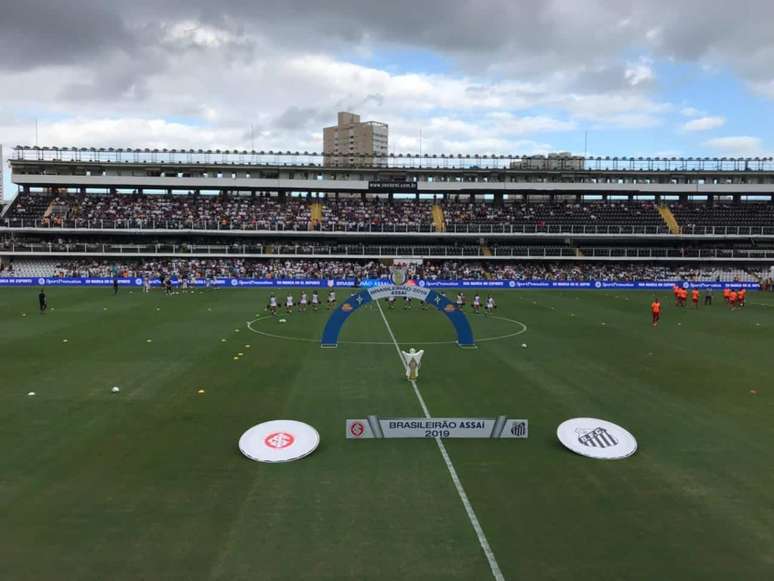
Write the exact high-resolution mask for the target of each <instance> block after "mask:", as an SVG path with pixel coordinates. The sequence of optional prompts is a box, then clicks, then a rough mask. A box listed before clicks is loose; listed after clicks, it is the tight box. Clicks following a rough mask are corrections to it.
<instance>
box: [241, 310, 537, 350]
mask: <svg viewBox="0 0 774 581" xmlns="http://www.w3.org/2000/svg"><path fill="white" fill-rule="evenodd" d="M271 317H272V315H265V316H263V317H258V318H257V319H253V320H252V321H245V325H247V329H248V330H249V331H250V332H252V333H255V334H256V335H263V336H264V337H271V338H272V339H283V340H285V341H301V342H302V343H319V342H320V340H319V339H310V338H309V337H290V336H288V335H277V334H275V333H267V332H266V331H259V330H258V329H254V328H253V324H254V323H258V322H260V321H263V320H265V319H269V318H271ZM488 317H489V318H490V319H499V320H501V321H507V322H509V323H513V324H515V325H519V326H520V327H521V329H520V330H518V331H514V332H513V333H508V334H507V335H497V336H495V337H479V338H477V339H476V343H484V342H485V341H500V340H502V339H510V338H511V337H516V336H517V335H521V334H522V333H526V332H527V325H525V324H524V323H522V322H521V321H516V320H515V319H508V318H506V317H498V316H496V315H488ZM403 343H404V344H406V345H408V344H411V345H456V344H457V341H455V340H452V341H404V342H403ZM339 344H341V345H392V341H339Z"/></svg>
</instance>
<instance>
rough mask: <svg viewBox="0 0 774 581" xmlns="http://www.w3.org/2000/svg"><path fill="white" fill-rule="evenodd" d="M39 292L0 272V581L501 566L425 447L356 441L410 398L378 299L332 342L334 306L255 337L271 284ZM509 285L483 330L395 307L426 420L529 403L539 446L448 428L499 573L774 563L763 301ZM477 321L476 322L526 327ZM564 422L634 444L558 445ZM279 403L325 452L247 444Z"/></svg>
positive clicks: (524, 409) (769, 568)
mask: <svg viewBox="0 0 774 581" xmlns="http://www.w3.org/2000/svg"><path fill="white" fill-rule="evenodd" d="M36 293H37V289H10V290H2V291H0V325H2V327H1V328H2V332H1V333H0V361H1V362H2V364H0V578H2V579H9V580H15V581H20V580H34V581H41V580H48V579H57V580H58V579H78V580H92V579H93V580H105V579H110V580H124V579H126V580H136V579H165V580H168V579H186V580H196V579H219V580H237V579H251V580H254V579H303V578H322V579H390V580H392V579H491V578H492V575H491V572H490V569H489V565H488V563H487V560H486V558H485V556H484V554H483V552H482V550H481V548H480V546H479V543H478V540H477V537H476V533H475V532H474V530H473V528H472V527H471V524H470V522H469V520H468V517H467V514H466V512H465V510H464V508H463V505H462V503H461V501H460V498H459V496H458V494H457V492H456V490H455V487H454V485H453V483H452V480H451V478H450V476H449V473H448V471H447V468H446V465H445V464H444V461H443V459H442V457H441V454H440V453H439V450H438V447H437V446H436V444H435V442H434V441H432V440H371V441H348V440H345V438H344V420H345V418H348V417H353V418H356V417H364V416H365V415H368V414H378V415H383V416H419V415H421V410H420V407H419V404H418V402H417V399H416V397H415V395H414V393H413V390H412V388H411V386H410V384H409V383H408V382H406V381H405V379H404V377H403V375H402V370H401V367H400V363H399V361H398V357H397V354H396V352H395V348H394V346H393V345H392V344H391V342H390V337H389V334H388V332H387V328H386V326H385V324H384V322H383V320H382V318H381V315H380V313H379V311H378V310H377V309H375V308H363V309H361V310H359V311H358V312H356V313H355V314H354V315H353V316H352V317H351V318H350V320H349V322H348V323H347V325H346V326H345V328H344V331H343V335H342V339H343V340H344V341H350V342H351V343H344V344H342V345H340V347H339V348H338V349H335V350H323V349H320V347H319V344H318V343H317V341H318V339H319V336H320V332H321V330H322V326H323V324H324V322H325V320H326V317H327V313H326V312H325V310H322V311H321V312H318V313H305V314H293V315H290V316H289V317H288V322H287V323H286V324H279V323H278V322H277V321H276V320H273V319H263V320H260V321H258V322H256V323H254V324H253V325H252V326H253V328H254V329H255V330H256V331H260V332H261V333H265V334H257V333H254V332H251V330H250V329H249V328H248V327H247V325H246V322H247V321H249V320H252V319H255V318H256V315H257V314H258V315H259V316H262V315H263V314H264V313H263V306H264V304H265V303H266V297H267V296H268V294H267V293H266V292H263V291H249V290H233V291H229V290H222V291H209V292H204V293H197V294H191V295H189V294H183V295H176V296H163V295H162V294H161V293H160V292H154V293H152V294H150V295H149V296H145V295H143V294H141V293H139V292H137V291H135V292H134V293H132V294H129V292H128V291H126V290H122V291H121V292H120V294H119V295H118V296H115V297H114V296H112V291H110V290H107V289H104V290H103V289H77V290H76V289H72V290H66V289H51V290H50V291H49V301H50V306H51V307H52V309H51V310H50V312H49V313H48V314H46V315H40V314H38V312H37V301H36ZM294 294H296V295H297V294H298V291H294ZM339 294H340V298H341V297H343V296H345V295H346V293H345V292H343V291H341V292H340V293H339ZM278 296H279V297H283V296H284V293H282V292H280V293H278ZM496 297H497V300H498V312H497V315H498V316H499V317H503V318H507V319H513V320H515V321H520V322H522V323H523V324H524V325H526V327H527V330H526V332H524V333H522V334H519V335H514V336H511V337H507V338H501V339H497V340H491V341H482V342H481V343H480V345H479V348H478V349H477V350H462V349H459V348H458V347H456V346H454V345H453V344H448V343H442V342H444V341H450V340H452V339H453V333H452V328H451V326H450V325H449V324H448V323H447V322H446V320H445V319H444V317H442V316H440V315H439V314H438V313H437V312H434V311H422V310H420V309H419V308H418V306H417V305H415V307H414V309H413V310H412V311H410V312H404V311H403V310H401V309H400V305H399V306H398V308H397V309H396V310H394V311H386V316H387V318H388V319H389V322H390V325H391V327H392V329H393V331H394V333H395V335H396V337H397V339H398V341H399V342H400V343H402V344H403V346H404V347H409V346H420V345H419V344H420V343H422V342H430V343H433V342H440V343H438V344H428V345H423V347H424V348H425V349H426V355H425V358H424V360H423V366H422V373H421V376H420V381H419V388H420V390H421V392H422V395H423V397H424V399H425V401H426V403H427V405H428V407H429V410H430V412H431V414H433V415H435V416H439V417H440V416H492V415H498V414H505V415H509V416H511V417H524V418H528V419H529V422H530V436H529V439H528V440H469V441H465V440H447V441H446V446H447V449H448V452H449V455H450V457H451V460H452V462H453V463H454V466H455V468H456V470H457V472H458V474H459V476H460V479H461V482H462V485H463V486H464V488H465V491H466V492H467V495H468V497H469V498H470V501H471V503H472V506H473V508H474V509H475V511H476V514H477V516H478V519H479V521H480V523H481V526H482V528H483V531H484V533H485V534H486V537H487V539H488V541H489V543H490V545H491V547H492V550H493V552H494V555H495V557H496V559H497V562H498V563H499V566H500V568H501V569H502V572H503V575H504V577H505V578H507V579H530V580H534V579H568V580H570V579H593V580H595V581H599V580H605V579H643V580H654V579H681V580H684V579H702V580H704V579H729V578H733V579H745V580H754V579H772V578H774V549H773V547H774V468H773V467H772V466H774V464H773V463H772V458H773V457H774V456H772V450H773V449H774V381H772V370H774V363H772V361H773V360H774V359H773V355H772V354H773V353H774V351H773V348H774V340H773V335H772V331H773V330H774V296H772V295H762V294H754V293H752V294H750V295H749V296H748V303H749V304H748V305H747V307H746V308H745V309H744V310H743V311H739V312H730V311H729V310H728V309H727V308H726V307H725V306H724V305H722V304H720V303H721V299H720V297H719V296H718V295H717V294H716V296H715V301H716V304H715V305H714V306H713V307H711V308H704V307H702V308H700V309H698V311H694V310H693V309H692V308H690V307H689V308H687V309H677V308H675V307H673V306H671V300H670V297H669V294H668V293H664V294H662V301H663V302H664V303H665V308H664V313H663V318H662V324H661V325H660V326H659V327H658V328H652V327H651V326H650V313H649V303H650V299H651V297H652V295H651V294H644V293H634V292H620V293H615V292H560V291H549V292H526V291H524V292H521V291H517V292H501V293H497V294H496ZM23 313H26V316H22V314H23ZM471 321H472V323H471V324H472V325H473V328H474V331H475V333H476V335H477V337H478V338H479V339H481V338H487V337H498V336H502V335H509V334H512V333H514V332H517V331H520V330H522V329H523V327H522V326H520V325H518V324H516V323H512V322H509V321H506V320H502V319H494V318H489V319H486V318H484V317H483V316H471ZM603 323H605V324H603ZM270 335H283V336H286V337H292V338H293V340H289V339H283V338H278V337H272V336H270ZM64 339H67V342H64ZM148 339H151V342H148V341H147V340H148ZM223 339H225V341H222V340H223ZM358 342H359V343H358ZM522 343H526V344H527V345H528V348H527V349H523V348H521V344H522ZM247 345H250V347H247ZM238 353H244V355H243V356H241V357H239V358H238V359H237V360H235V359H234V357H235V356H238V355H237V354H238ZM114 385H115V386H120V388H121V392H120V393H119V394H113V393H111V392H110V388H111V387H112V386H114ZM198 389H204V390H206V393H205V394H202V395H199V394H197V390H198ZM753 390H754V391H753ZM29 391H35V392H36V394H37V395H36V396H35V397H28V396H27V392H29ZM575 416H596V417H601V418H604V419H608V420H611V421H613V422H616V423H619V424H621V425H622V426H624V427H626V428H627V429H629V430H630V431H631V432H632V433H633V434H634V435H635V436H636V437H637V439H638V441H639V446H640V448H639V451H638V452H637V454H636V455H635V456H633V457H631V458H629V459H626V460H622V461H612V462H605V461H594V460H590V459H586V458H582V457H580V456H577V455H574V454H572V453H571V452H569V451H566V450H565V449H564V448H562V447H561V446H560V444H559V443H558V441H557V440H556V435H555V431H556V427H557V425H558V424H559V423H560V422H561V421H563V420H565V419H567V418H570V417H575ZM274 418H291V419H298V420H302V421H306V422H308V423H310V424H312V425H313V426H315V427H316V428H317V429H318V431H319V432H320V435H321V444H320V447H319V448H318V450H317V451H316V452H315V453H314V454H312V455H311V456H309V457H308V458H306V459H304V460H301V461H299V462H295V463H289V464H282V465H270V464H260V463H256V462H251V461H248V460H247V459H246V458H244V457H242V456H241V455H240V453H239V451H238V448H237V440H238V438H239V436H240V435H241V434H242V432H243V431H244V430H246V429H247V428H249V427H250V426H252V425H254V424H256V423H259V422H261V421H264V420H268V419H274Z"/></svg>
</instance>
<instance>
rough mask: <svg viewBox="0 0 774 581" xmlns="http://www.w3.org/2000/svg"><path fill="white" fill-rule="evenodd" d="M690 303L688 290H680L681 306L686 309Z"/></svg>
mask: <svg viewBox="0 0 774 581" xmlns="http://www.w3.org/2000/svg"><path fill="white" fill-rule="evenodd" d="M687 301H688V289H684V288H681V289H680V306H681V307H684V306H685V305H686V303H687Z"/></svg>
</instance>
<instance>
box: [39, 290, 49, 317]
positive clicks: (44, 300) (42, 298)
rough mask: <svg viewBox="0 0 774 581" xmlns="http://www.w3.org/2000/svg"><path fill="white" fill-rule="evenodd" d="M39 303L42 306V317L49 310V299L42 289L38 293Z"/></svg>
mask: <svg viewBox="0 0 774 581" xmlns="http://www.w3.org/2000/svg"><path fill="white" fill-rule="evenodd" d="M38 303H39V304H40V314H41V315H42V314H43V313H45V312H46V309H48V299H47V298H46V292H45V291H44V290H43V289H40V293H38Z"/></svg>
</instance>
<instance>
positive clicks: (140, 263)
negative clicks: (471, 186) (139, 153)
mask: <svg viewBox="0 0 774 581" xmlns="http://www.w3.org/2000/svg"><path fill="white" fill-rule="evenodd" d="M390 269H391V266H390V265H387V264H384V263H382V262H377V261H368V260H362V261H355V260H347V261H343V260H324V259H313V260H298V259H292V260H290V259H287V260H285V259H213V258H203V259H184V258H175V259H149V258H137V259H127V260H119V261H116V260H111V259H102V258H99V259H98V258H88V259H77V260H69V261H62V262H59V263H58V264H57V265H56V267H55V276H62V277H111V276H121V277H146V276H147V277H155V276H158V275H160V274H164V275H165V276H172V277H178V278H190V277H197V278H206V277H233V278H260V279H315V280H329V279H336V280H338V279H360V280H362V279H366V278H388V277H389V276H390ZM407 270H408V276H409V278H413V279H423V280H497V279H501V280H517V281H519V280H522V281H524V280H547V281H570V280H572V281H588V280H608V281H629V280H675V279H681V280H683V279H684V280H704V281H707V280H717V279H720V278H723V277H724V276H728V275H729V274H728V273H736V274H733V275H732V276H733V277H734V278H740V277H743V278H749V277H748V276H746V273H745V272H744V271H742V270H739V269H738V268H734V269H731V270H729V269H728V268H726V269H724V268H723V267H721V266H713V265H702V266H697V265H675V264H656V263H607V262H606V263H593V262H583V263H577V262H572V263H568V262H516V261H514V262H511V261H508V262H491V261H454V260H444V261H423V263H422V264H412V265H408V266H407Z"/></svg>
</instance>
